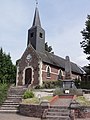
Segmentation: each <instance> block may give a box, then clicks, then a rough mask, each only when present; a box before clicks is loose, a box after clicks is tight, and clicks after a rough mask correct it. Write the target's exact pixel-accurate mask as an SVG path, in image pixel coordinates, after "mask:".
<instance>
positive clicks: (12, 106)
mask: <svg viewBox="0 0 90 120" xmlns="http://www.w3.org/2000/svg"><path fill="white" fill-rule="evenodd" d="M26 89H27V88H25V87H11V88H10V89H9V91H8V96H7V99H6V100H5V102H4V103H3V104H2V105H1V107H0V113H6V112H7V113H16V112H18V107H19V104H20V102H21V100H22V95H23V93H24V92H25V90H26Z"/></svg>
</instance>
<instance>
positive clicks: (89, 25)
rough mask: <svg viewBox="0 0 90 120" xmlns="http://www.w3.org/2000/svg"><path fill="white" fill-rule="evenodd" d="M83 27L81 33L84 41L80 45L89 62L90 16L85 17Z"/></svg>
mask: <svg viewBox="0 0 90 120" xmlns="http://www.w3.org/2000/svg"><path fill="white" fill-rule="evenodd" d="M85 26H86V28H84V29H83V30H82V31H81V33H82V36H83V39H84V40H83V41H82V42H80V44H81V47H82V48H83V50H84V53H85V54H86V55H88V57H87V59H88V60H90V15H87V20H86V22H85Z"/></svg>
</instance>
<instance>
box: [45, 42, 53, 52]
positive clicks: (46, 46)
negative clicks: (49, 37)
mask: <svg viewBox="0 0 90 120" xmlns="http://www.w3.org/2000/svg"><path fill="white" fill-rule="evenodd" d="M45 50H46V51H47V52H49V53H54V52H52V50H53V49H52V46H48V43H47V42H46V43H45Z"/></svg>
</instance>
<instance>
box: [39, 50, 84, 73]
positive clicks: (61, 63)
mask: <svg viewBox="0 0 90 120" xmlns="http://www.w3.org/2000/svg"><path fill="white" fill-rule="evenodd" d="M38 54H39V56H40V57H41V59H42V61H43V62H45V63H48V64H51V65H54V66H56V67H59V68H62V69H64V70H65V59H63V58H61V57H59V56H57V55H54V54H52V53H48V52H46V51H45V54H44V53H40V52H39V53H38ZM71 71H72V72H74V73H78V74H84V70H83V69H82V68H81V67H79V66H78V65H77V64H75V63H73V62H71Z"/></svg>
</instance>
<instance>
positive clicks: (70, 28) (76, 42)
mask: <svg viewBox="0 0 90 120" xmlns="http://www.w3.org/2000/svg"><path fill="white" fill-rule="evenodd" d="M38 1H39V5H38V8H39V13H40V19H41V24H42V27H43V28H44V29H45V32H46V41H47V42H48V44H49V45H51V46H52V47H53V51H54V52H55V54H56V55H59V56H61V57H63V58H65V56H67V55H69V56H70V59H71V61H73V62H75V63H77V64H78V65H80V66H84V65H87V64H88V61H87V60H86V55H85V54H84V53H83V49H82V48H81V47H80V41H82V35H81V33H80V31H81V30H82V29H83V28H84V27H85V21H86V17H87V14H90V0H38ZM34 11H35V0H0V47H2V48H3V49H4V51H5V52H6V53H10V55H11V57H12V60H13V63H15V62H16V60H17V59H19V58H20V57H21V55H22V54H23V52H24V50H25V48H26V45H27V34H28V29H29V28H30V27H31V25H32V22H33V16H34Z"/></svg>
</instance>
